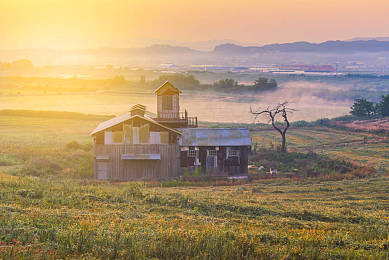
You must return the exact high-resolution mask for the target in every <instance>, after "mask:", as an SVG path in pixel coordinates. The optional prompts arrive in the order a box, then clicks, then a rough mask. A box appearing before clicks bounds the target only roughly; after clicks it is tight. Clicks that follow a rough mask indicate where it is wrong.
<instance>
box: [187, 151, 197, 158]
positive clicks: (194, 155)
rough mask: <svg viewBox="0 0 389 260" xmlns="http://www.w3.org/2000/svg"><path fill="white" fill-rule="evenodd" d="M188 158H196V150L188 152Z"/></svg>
mask: <svg viewBox="0 0 389 260" xmlns="http://www.w3.org/2000/svg"><path fill="white" fill-rule="evenodd" d="M188 157H197V151H196V150H189V151H188Z"/></svg>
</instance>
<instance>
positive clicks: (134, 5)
mask: <svg viewBox="0 0 389 260" xmlns="http://www.w3.org/2000/svg"><path fill="white" fill-rule="evenodd" d="M388 14H389V1H388V0H369V1H367V0H93V1H92V0H0V49H24V48H27V49H30V48H54V49H55V48H89V47H102V46H109V47H130V46H131V45H133V44H134V41H135V40H136V39H142V38H152V39H161V40H175V41H178V42H188V41H204V40H217V39H233V40H236V41H241V42H251V43H258V44H263V43H273V42H290V41H300V40H306V41H313V42H318V41H325V40H335V39H349V38H352V37H362V36H369V37H376V36H389V16H388Z"/></svg>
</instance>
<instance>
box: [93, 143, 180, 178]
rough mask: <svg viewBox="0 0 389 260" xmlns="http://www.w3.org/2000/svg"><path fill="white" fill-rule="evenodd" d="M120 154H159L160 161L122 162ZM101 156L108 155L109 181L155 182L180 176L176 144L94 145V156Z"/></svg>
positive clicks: (178, 149) (178, 153)
mask: <svg viewBox="0 0 389 260" xmlns="http://www.w3.org/2000/svg"><path fill="white" fill-rule="evenodd" d="M122 154H160V156H161V159H160V160H123V159H121V155H122ZM103 155H108V160H107V163H108V167H107V168H108V169H107V170H108V179H109V180H118V181H129V180H143V179H147V180H152V179H153V180H156V179H168V178H172V177H177V176H179V175H180V148H179V146H178V145H177V144H108V145H99V144H97V145H95V156H103ZM95 172H96V168H95ZM95 176H96V175H95Z"/></svg>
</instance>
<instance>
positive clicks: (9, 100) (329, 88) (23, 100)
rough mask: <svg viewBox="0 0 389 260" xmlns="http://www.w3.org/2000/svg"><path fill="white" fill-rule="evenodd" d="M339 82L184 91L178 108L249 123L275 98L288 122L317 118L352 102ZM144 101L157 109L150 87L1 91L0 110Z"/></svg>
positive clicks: (121, 109)
mask: <svg viewBox="0 0 389 260" xmlns="http://www.w3.org/2000/svg"><path fill="white" fill-rule="evenodd" d="M345 88H346V86H344V85H330V84H323V83H309V82H304V81H298V82H287V83H282V84H280V87H279V88H278V89H277V90H275V91H269V92H263V93H215V92H202V91H185V90H184V91H183V93H182V95H181V110H182V111H184V110H185V109H187V110H188V111H189V113H190V114H191V115H195V116H197V117H198V118H199V120H200V121H208V122H234V123H252V122H253V120H254V118H253V116H252V115H251V114H250V113H249V111H250V106H251V107H252V108H253V109H256V108H266V107H267V106H269V105H274V104H276V103H278V102H283V101H288V102H289V103H290V107H291V108H294V109H296V110H297V111H295V112H294V113H293V114H291V120H292V121H297V120H307V121H310V120H316V119H320V118H332V117H337V116H341V115H345V114H347V113H348V112H349V108H350V105H351V103H352V101H351V100H347V99H342V98H341V97H339V98H336V97H334V96H336V93H337V92H339V91H342V90H345ZM138 103H139V104H144V105H146V106H147V109H148V110H149V111H150V112H156V98H155V96H154V94H153V93H152V91H144V92H142V93H139V92H138V93H114V92H106V93H104V92H103V93H99V92H92V93H63V94H46V95H44V94H40V95H36V94H19V95H17V94H12V95H7V94H6V93H3V95H0V109H24V110H53V111H70V112H81V113H88V114H110V115H111V114H114V115H118V114H122V113H125V112H127V111H128V110H129V108H130V107H131V106H132V105H134V104H138Z"/></svg>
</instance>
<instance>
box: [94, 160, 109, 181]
mask: <svg viewBox="0 0 389 260" xmlns="http://www.w3.org/2000/svg"><path fill="white" fill-rule="evenodd" d="M96 179H98V180H107V179H108V162H107V161H96Z"/></svg>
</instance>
